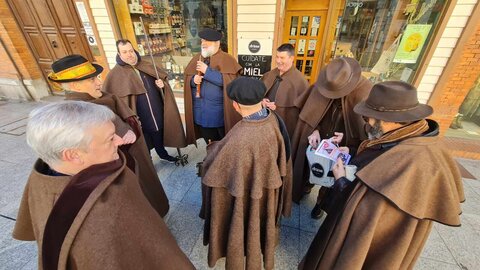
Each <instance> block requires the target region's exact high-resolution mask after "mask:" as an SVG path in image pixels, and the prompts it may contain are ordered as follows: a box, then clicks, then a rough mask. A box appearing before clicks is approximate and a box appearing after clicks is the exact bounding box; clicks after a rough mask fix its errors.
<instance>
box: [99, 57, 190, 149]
mask: <svg viewBox="0 0 480 270" xmlns="http://www.w3.org/2000/svg"><path fill="white" fill-rule="evenodd" d="M135 68H136V69H138V70H140V71H142V72H144V73H146V74H148V75H150V76H151V77H153V78H157V75H156V73H155V69H154V67H153V64H151V63H149V62H147V61H139V62H138V63H137V65H135ZM157 71H158V75H159V77H160V79H161V80H162V81H163V82H164V85H165V86H164V88H163V89H164V90H163V93H164V107H163V108H164V109H163V123H164V127H165V128H164V129H163V133H164V136H163V140H164V145H165V146H166V147H176V148H183V147H185V146H187V143H186V141H185V132H184V130H183V125H182V119H181V118H180V113H179V111H178V107H177V103H176V102H175V96H174V95H173V91H172V88H171V87H170V85H169V84H168V74H167V73H165V72H164V71H163V70H162V69H160V68H157ZM156 88H157V87H156ZM157 90H158V91H162V90H160V89H158V88H157ZM103 91H105V92H108V93H110V94H113V95H116V96H118V97H119V98H120V99H121V100H122V101H123V102H125V104H127V105H128V107H130V108H131V109H132V110H133V112H134V113H135V114H136V113H137V108H136V107H137V97H136V96H137V95H141V94H145V93H146V92H147V90H145V86H144V85H143V82H142V81H141V79H140V78H139V77H138V75H137V74H136V72H135V70H134V69H133V68H132V67H131V66H130V65H125V66H121V65H119V64H117V65H115V67H114V68H113V69H112V70H111V71H110V72H109V73H108V76H107V79H106V80H105V83H104V84H103Z"/></svg>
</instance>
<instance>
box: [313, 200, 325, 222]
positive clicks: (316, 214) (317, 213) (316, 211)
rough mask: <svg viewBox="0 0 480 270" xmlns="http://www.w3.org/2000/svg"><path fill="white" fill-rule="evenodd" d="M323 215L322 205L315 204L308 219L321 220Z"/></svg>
mask: <svg viewBox="0 0 480 270" xmlns="http://www.w3.org/2000/svg"><path fill="white" fill-rule="evenodd" d="M323 213H324V212H323V210H322V205H321V204H318V203H317V204H315V207H313V209H312V212H311V213H310V217H311V218H313V219H321V218H322V217H323Z"/></svg>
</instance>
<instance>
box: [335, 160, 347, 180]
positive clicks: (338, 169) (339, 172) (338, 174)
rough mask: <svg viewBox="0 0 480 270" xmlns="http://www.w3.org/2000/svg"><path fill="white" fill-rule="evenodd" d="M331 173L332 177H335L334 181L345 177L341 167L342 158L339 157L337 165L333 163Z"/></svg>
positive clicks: (343, 167) (343, 168)
mask: <svg viewBox="0 0 480 270" xmlns="http://www.w3.org/2000/svg"><path fill="white" fill-rule="evenodd" d="M332 172H333V176H334V177H335V180H337V179H338V178H341V177H345V175H346V173H345V166H343V160H342V158H340V157H339V158H338V159H337V163H335V165H333V168H332Z"/></svg>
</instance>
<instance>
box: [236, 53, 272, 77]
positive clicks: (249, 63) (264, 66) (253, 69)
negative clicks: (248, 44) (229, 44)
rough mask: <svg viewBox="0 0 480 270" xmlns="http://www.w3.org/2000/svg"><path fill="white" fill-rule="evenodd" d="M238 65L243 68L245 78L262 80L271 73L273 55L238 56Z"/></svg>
mask: <svg viewBox="0 0 480 270" xmlns="http://www.w3.org/2000/svg"><path fill="white" fill-rule="evenodd" d="M238 63H239V64H240V65H241V66H242V67H243V76H248V77H253V78H256V79H260V78H261V77H262V76H263V74H265V73H266V72H268V71H270V69H271V68H272V67H271V64H272V56H271V55H238Z"/></svg>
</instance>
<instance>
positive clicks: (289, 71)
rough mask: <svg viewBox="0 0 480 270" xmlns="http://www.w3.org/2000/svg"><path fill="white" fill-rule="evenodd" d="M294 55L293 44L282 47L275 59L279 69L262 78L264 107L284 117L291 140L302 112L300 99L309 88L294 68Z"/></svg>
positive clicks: (301, 75) (279, 48)
mask: <svg viewBox="0 0 480 270" xmlns="http://www.w3.org/2000/svg"><path fill="white" fill-rule="evenodd" d="M294 54H295V48H294V47H293V46H292V45H291V44H288V43H286V44H282V45H280V47H278V49H277V56H276V58H275V62H276V64H277V67H276V68H274V69H273V70H271V71H269V72H267V73H265V74H264V75H263V77H262V81H263V83H264V84H265V86H266V87H267V93H266V94H265V98H264V99H263V102H262V105H263V106H264V107H267V108H269V109H270V110H274V111H275V112H276V113H277V114H278V115H280V117H282V119H283V121H284V122H285V125H286V126H287V130H288V135H289V136H290V138H292V137H293V131H294V130H295V126H296V125H297V122H298V115H299V114H300V110H301V104H300V103H299V102H298V101H299V99H298V98H299V96H301V95H302V94H303V93H304V92H305V91H307V89H308V87H309V84H308V82H307V80H306V79H305V77H304V76H303V74H302V73H301V72H300V71H298V69H296V68H295V67H294V66H293V58H294Z"/></svg>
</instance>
